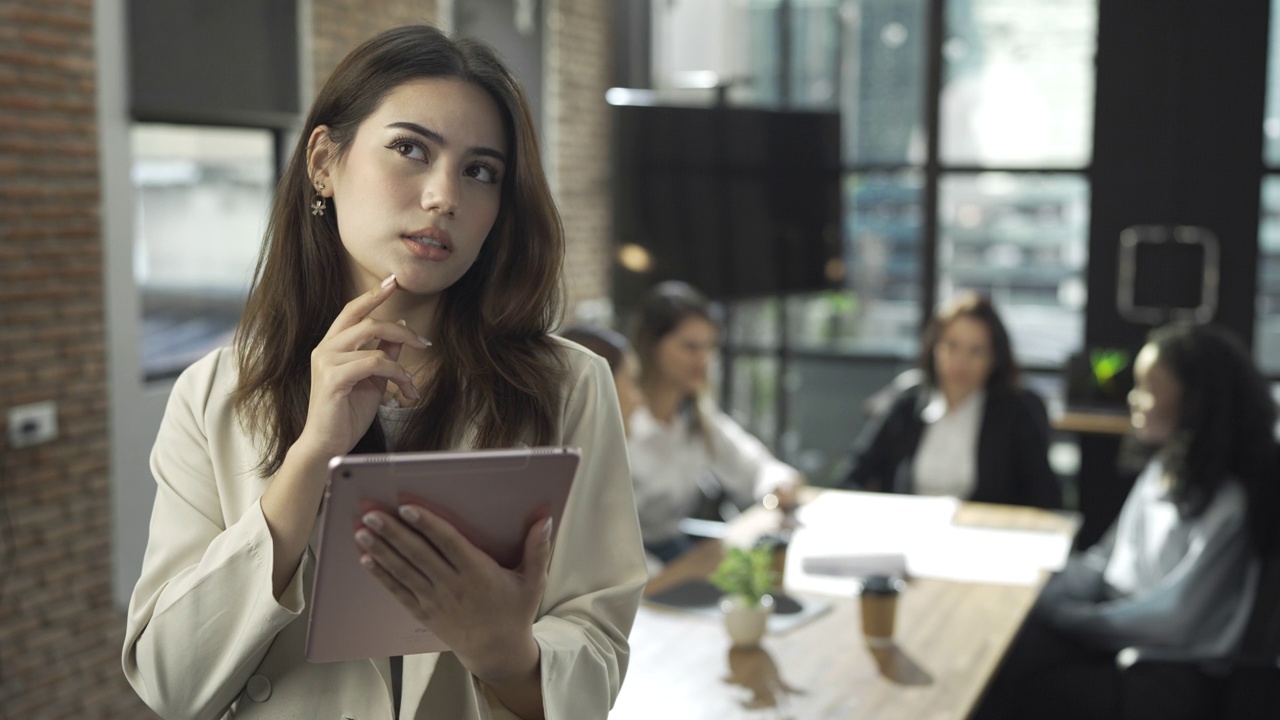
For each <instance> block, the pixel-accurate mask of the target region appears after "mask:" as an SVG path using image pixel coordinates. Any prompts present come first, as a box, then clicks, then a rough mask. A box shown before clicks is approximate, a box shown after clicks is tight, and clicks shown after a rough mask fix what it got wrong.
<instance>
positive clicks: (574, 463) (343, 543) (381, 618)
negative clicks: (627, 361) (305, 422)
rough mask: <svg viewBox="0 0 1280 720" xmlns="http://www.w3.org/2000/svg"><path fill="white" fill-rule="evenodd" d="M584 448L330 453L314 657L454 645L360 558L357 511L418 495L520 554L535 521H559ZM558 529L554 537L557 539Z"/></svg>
mask: <svg viewBox="0 0 1280 720" xmlns="http://www.w3.org/2000/svg"><path fill="white" fill-rule="evenodd" d="M580 458H581V451H580V450H579V449H578V448H571V447H539V448H526V449H519V450H480V451H470V452H421V453H386V454H375V455H344V456H340V457H336V458H334V459H333V460H332V461H330V463H329V482H328V485H327V487H326V488H325V494H324V500H323V503H322V506H321V510H320V520H319V522H320V536H319V544H318V548H317V551H316V573H315V584H314V585H313V587H312V589H311V616H310V620H309V621H308V625H307V649H306V656H307V660H309V661H311V662H315V663H323V662H336V661H339V660H356V659H364V658H375V657H389V656H392V655H414V654H417V653H429V652H440V651H444V650H448V649H449V648H448V646H447V645H445V643H444V642H443V641H441V640H440V638H438V637H436V635H435V634H434V633H433V632H431V631H430V630H428V629H427V628H426V627H425V626H423V625H422V623H420V622H418V621H417V620H416V619H414V617H413V615H412V614H411V613H410V612H409V611H408V610H407V609H406V608H405V607H404V606H403V605H401V604H400V602H399V601H398V600H396V598H395V596H393V595H392V594H391V593H390V592H389V591H388V590H387V589H386V588H384V587H383V586H382V584H381V583H379V582H378V581H377V580H375V579H374V578H373V576H372V575H370V574H369V572H368V571H367V570H365V569H364V568H363V567H362V566H361V565H360V555H361V551H360V548H359V547H358V546H357V545H356V542H355V538H354V535H355V531H356V529H357V528H358V527H359V525H360V517H361V516H362V515H363V514H364V513H365V512H368V511H369V510H371V509H374V508H382V509H384V510H386V511H387V512H390V513H391V514H392V515H394V514H395V512H396V508H397V507H398V506H399V505H400V504H402V503H404V502H406V501H413V502H416V503H419V504H421V505H422V506H423V507H426V508H427V509H428V510H432V511H434V512H436V513H438V514H439V515H441V516H442V517H444V518H445V519H446V520H448V521H449V522H451V523H453V525H454V527H456V528H457V529H458V530H459V531H460V532H461V533H462V534H463V535H464V536H466V537H467V539H469V540H470V541H471V542H473V543H475V545H476V546H477V547H479V548H480V549H481V550H484V551H485V552H487V553H488V554H489V555H490V556H491V557H493V558H494V559H495V560H497V561H498V563H499V564H501V565H502V566H503V567H508V568H513V567H515V566H517V565H519V564H520V560H521V558H522V557H523V554H524V540H525V537H526V536H527V535H528V532H529V528H530V527H531V526H532V525H533V524H534V523H536V522H538V521H539V520H541V519H542V518H544V517H547V516H550V517H552V518H554V519H555V531H556V532H557V533H558V532H559V529H560V519H561V516H562V515H563V513H564V506H565V502H566V501H567V500H568V497H569V488H570V487H571V486H572V484H573V479H574V476H575V475H576V474H577V469H578V461H579V459H580ZM554 539H555V538H554V537H553V538H552V541H553V542H554Z"/></svg>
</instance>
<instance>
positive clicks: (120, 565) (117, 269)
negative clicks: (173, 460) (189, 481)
mask: <svg viewBox="0 0 1280 720" xmlns="http://www.w3.org/2000/svg"><path fill="white" fill-rule="evenodd" d="M125 10H126V8H125V2H124V0H98V1H97V2H95V3H94V42H95V45H96V50H95V53H96V60H97V66H98V67H97V70H98V77H97V80H98V147H99V163H100V168H99V173H100V174H101V178H102V243H103V248H102V250H103V273H104V277H103V287H104V289H105V298H104V300H105V303H104V305H105V309H106V318H105V325H106V329H107V332H106V334H107V383H108V392H107V397H108V401H109V403H110V408H109V410H108V413H107V420H108V423H109V426H110V427H109V435H110V441H111V516H112V547H111V559H112V578H113V582H112V596H113V599H114V600H115V604H116V605H117V606H118V607H120V608H124V607H125V606H126V605H127V604H128V602H129V594H130V593H131V592H132V591H133V586H134V584H135V583H136V582H137V580H138V574H139V573H140V572H141V570H142V554H143V551H144V550H145V549H146V545H147V528H148V526H149V524H150V520H151V504H152V501H153V500H154V498H155V482H154V481H153V480H152V478H151V471H150V469H149V467H148V458H149V456H150V454H151V444H152V443H153V442H154V441H155V435H156V429H157V428H158V427H159V426H160V418H161V416H162V415H163V414H164V405H165V402H166V400H167V398H168V396H169V389H170V384H167V383H166V384H159V385H156V384H152V385H147V384H144V382H143V380H142V367H141V363H140V361H139V356H138V349H139V344H140V341H141V337H142V334H141V327H140V326H141V323H140V304H139V299H138V292H137V288H136V286H135V285H134V281H133V265H132V247H133V188H132V184H131V182H130V178H129V162H130V153H129V111H128V105H129V92H128V67H127V55H126V41H125V38H126V37H127V27H126V24H125V17H126V15H125Z"/></svg>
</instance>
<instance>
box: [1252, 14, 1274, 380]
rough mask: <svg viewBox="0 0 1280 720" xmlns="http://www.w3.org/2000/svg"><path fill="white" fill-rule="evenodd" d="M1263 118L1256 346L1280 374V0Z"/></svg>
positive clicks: (1258, 355)
mask: <svg viewBox="0 0 1280 720" xmlns="http://www.w3.org/2000/svg"><path fill="white" fill-rule="evenodd" d="M1269 42H1270V47H1269V49H1268V51H1267V99H1266V117H1265V120H1264V121H1263V125H1262V129H1263V164H1264V165H1265V167H1266V171H1267V173H1268V174H1267V175H1266V176H1264V177H1263V179H1262V208H1261V214H1262V217H1261V218H1260V220H1259V223H1258V290H1257V307H1256V314H1255V318H1254V332H1253V348H1254V359H1255V360H1256V361H1257V362H1258V366H1259V367H1260V368H1262V370H1263V372H1266V373H1268V374H1270V375H1272V376H1275V375H1280V0H1272V2H1271V35H1270V40H1269Z"/></svg>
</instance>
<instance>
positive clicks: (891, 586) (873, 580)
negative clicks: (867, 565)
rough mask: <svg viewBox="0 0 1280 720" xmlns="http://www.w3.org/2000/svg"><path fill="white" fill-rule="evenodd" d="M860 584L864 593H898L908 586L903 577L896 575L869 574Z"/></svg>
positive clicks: (861, 591)
mask: <svg viewBox="0 0 1280 720" xmlns="http://www.w3.org/2000/svg"><path fill="white" fill-rule="evenodd" d="M858 585H859V589H858V592H860V593H861V594H863V595H896V594H898V593H900V592H902V589H903V588H904V587H906V583H904V582H903V581H902V578H900V577H897V576H894V575H868V576H867V577H864V578H862V580H861V581H859V583H858Z"/></svg>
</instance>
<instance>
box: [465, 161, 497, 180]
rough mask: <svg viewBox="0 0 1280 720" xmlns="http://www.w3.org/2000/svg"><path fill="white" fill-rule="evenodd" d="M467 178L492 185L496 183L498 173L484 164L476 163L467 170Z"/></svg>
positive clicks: (490, 166)
mask: <svg viewBox="0 0 1280 720" xmlns="http://www.w3.org/2000/svg"><path fill="white" fill-rule="evenodd" d="M466 175H467V177H469V178H474V179H476V180H479V181H480V182H482V183H484V184H486V185H493V184H495V183H497V182H498V171H497V169H496V168H494V167H493V166H492V165H488V164H486V163H476V164H475V165H472V166H471V167H469V168H467V172H466Z"/></svg>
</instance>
